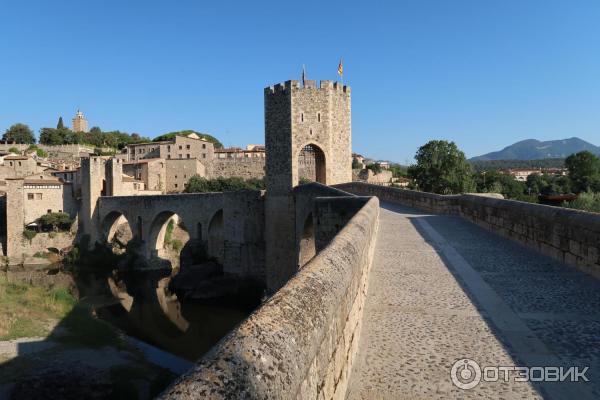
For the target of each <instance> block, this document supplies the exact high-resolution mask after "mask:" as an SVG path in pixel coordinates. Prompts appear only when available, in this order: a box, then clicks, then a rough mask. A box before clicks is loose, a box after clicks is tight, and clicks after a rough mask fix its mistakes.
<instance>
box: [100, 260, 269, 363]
mask: <svg viewBox="0 0 600 400" xmlns="http://www.w3.org/2000/svg"><path fill="white" fill-rule="evenodd" d="M115 276H118V278H117V277H115ZM106 279H107V284H108V286H109V288H110V291H111V292H112V294H113V296H114V299H113V300H114V301H111V302H108V304H107V305H105V306H101V307H98V308H97V314H98V316H99V317H100V318H102V319H104V320H106V321H108V322H110V323H111V324H113V325H114V326H116V327H118V328H119V329H121V330H122V331H124V332H125V333H126V334H127V335H130V336H133V337H135V338H138V339H140V340H143V341H145V342H147V343H150V344H152V345H154V346H156V347H159V348H161V349H163V350H165V351H168V352H170V353H172V354H175V355H177V356H179V357H182V358H184V359H187V360H190V361H195V360H197V359H198V358H199V357H200V356H201V355H202V354H204V353H205V352H206V351H207V350H208V349H210V348H211V347H212V346H213V345H214V344H215V343H217V342H218V341H219V340H220V339H221V338H222V337H223V336H224V335H226V334H227V333H228V332H229V331H230V330H231V329H232V328H233V327H235V326H236V325H237V324H238V323H239V322H241V321H242V320H243V319H244V318H246V317H247V316H248V315H249V314H250V312H251V311H252V310H253V308H254V307H256V306H257V305H258V303H259V301H260V299H259V298H258V296H256V295H255V294H248V293H247V292H246V293H245V294H241V295H240V296H239V297H235V298H233V297H231V296H229V297H227V296H226V297H221V298H217V299H212V300H210V301H204V302H198V301H193V300H183V301H182V300H179V299H178V297H177V295H175V294H173V293H171V290H170V289H169V284H170V283H171V282H172V279H173V278H172V277H171V276H170V275H169V272H168V271H166V270H151V271H129V272H121V273H118V274H116V275H113V276H112V277H108V278H106Z"/></svg>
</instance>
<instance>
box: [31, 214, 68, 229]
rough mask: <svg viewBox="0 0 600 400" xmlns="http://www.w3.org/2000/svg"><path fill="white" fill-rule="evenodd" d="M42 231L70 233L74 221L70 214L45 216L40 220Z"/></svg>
mask: <svg viewBox="0 0 600 400" xmlns="http://www.w3.org/2000/svg"><path fill="white" fill-rule="evenodd" d="M39 221H40V224H41V225H42V230H53V231H58V230H61V231H68V230H69V229H70V228H71V224H72V223H73V220H72V219H71V217H69V214H67V213H64V212H55V213H48V214H44V215H42V216H41V217H40V218H39Z"/></svg>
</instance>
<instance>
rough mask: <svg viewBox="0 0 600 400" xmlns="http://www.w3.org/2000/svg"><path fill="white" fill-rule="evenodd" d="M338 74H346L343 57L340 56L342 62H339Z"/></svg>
mask: <svg viewBox="0 0 600 400" xmlns="http://www.w3.org/2000/svg"><path fill="white" fill-rule="evenodd" d="M338 75H339V76H344V65H343V64H342V59H341V58H340V63H339V64H338Z"/></svg>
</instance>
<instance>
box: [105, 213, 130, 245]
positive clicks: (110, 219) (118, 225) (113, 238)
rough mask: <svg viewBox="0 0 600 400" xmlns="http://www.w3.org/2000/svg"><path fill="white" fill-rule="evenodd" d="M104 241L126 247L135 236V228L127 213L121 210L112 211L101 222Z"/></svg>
mask: <svg viewBox="0 0 600 400" xmlns="http://www.w3.org/2000/svg"><path fill="white" fill-rule="evenodd" d="M100 238H101V241H102V243H107V244H118V246H119V247H122V248H124V247H125V246H126V245H127V243H128V242H129V241H130V240H131V239H132V238H133V230H132V229H131V225H130V223H129V221H128V220H127V218H126V217H125V215H124V214H123V213H122V212H120V211H111V212H110V213H108V215H106V216H105V217H104V219H103V220H102V223H101V224H100Z"/></svg>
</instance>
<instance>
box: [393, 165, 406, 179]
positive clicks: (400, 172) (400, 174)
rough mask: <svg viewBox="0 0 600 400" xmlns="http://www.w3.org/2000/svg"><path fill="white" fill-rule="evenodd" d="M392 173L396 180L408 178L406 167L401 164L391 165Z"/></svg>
mask: <svg viewBox="0 0 600 400" xmlns="http://www.w3.org/2000/svg"><path fill="white" fill-rule="evenodd" d="M390 171H392V176H393V177H394V178H405V177H406V167H403V166H402V165H400V164H392V165H390Z"/></svg>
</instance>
